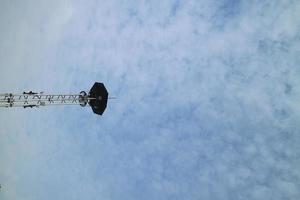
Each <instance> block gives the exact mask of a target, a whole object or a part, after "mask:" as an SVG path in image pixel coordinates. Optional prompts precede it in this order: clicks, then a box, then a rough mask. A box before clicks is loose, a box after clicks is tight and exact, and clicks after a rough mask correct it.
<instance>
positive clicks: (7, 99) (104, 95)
mask: <svg viewBox="0 0 300 200" xmlns="http://www.w3.org/2000/svg"><path fill="white" fill-rule="evenodd" d="M107 100H108V92H107V90H106V88H105V86H104V84H103V83H98V82H96V83H95V84H94V85H93V87H92V88H91V89H90V91H89V92H85V91H81V92H80V93H78V94H44V93H42V92H41V93H36V92H32V91H30V92H23V93H22V94H13V93H5V94H0V107H6V108H10V107H23V108H33V107H37V108H38V107H41V106H58V105H80V106H83V107H84V106H87V105H89V106H90V107H91V108H92V110H93V112H94V113H95V114H99V115H102V114H103V112H104V111H105V109H106V106H107Z"/></svg>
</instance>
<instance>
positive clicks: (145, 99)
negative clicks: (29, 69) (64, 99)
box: [1, 1, 300, 199]
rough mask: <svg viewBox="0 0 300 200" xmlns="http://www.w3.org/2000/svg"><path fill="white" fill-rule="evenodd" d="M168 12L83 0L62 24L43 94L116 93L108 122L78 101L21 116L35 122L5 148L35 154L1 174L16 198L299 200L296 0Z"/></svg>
mask: <svg viewBox="0 0 300 200" xmlns="http://www.w3.org/2000/svg"><path fill="white" fill-rule="evenodd" d="M159 5H160V6H158V2H157V1H147V2H140V1H139V2H137V1H127V2H123V3H122V2H120V1H89V2H86V1H77V2H74V3H73V4H72V6H71V8H72V12H71V13H72V15H70V14H67V15H65V12H63V10H64V9H67V10H69V6H66V7H67V8H65V7H64V6H62V9H58V10H59V13H61V15H63V16H65V17H64V20H62V21H60V20H58V19H59V17H58V18H57V19H56V18H51V19H52V20H53V21H52V24H53V27H56V28H57V30H59V31H55V30H56V28H53V31H52V32H51V31H50V32H49V35H48V36H49V37H50V38H51V37H52V35H53V37H54V38H55V39H49V40H48V41H51V42H49V43H50V44H53V45H52V46H51V45H50V44H46V45H45V47H48V46H49V45H50V46H51V48H50V49H48V50H47V51H46V53H45V55H44V57H43V58H44V61H45V67H43V68H38V69H37V72H39V73H42V74H46V75H47V77H45V78H41V77H38V78H36V79H35V80H34V82H35V83H37V82H41V85H36V86H35V87H37V86H40V87H43V88H45V89H48V90H49V91H50V92H51V91H58V92H64V91H67V92H68V91H77V90H78V91H79V90H81V89H87V90H88V89H89V87H90V86H91V85H92V84H93V82H94V81H103V82H104V83H105V84H106V86H107V88H108V90H109V92H110V95H112V96H117V97H118V99H117V100H115V101H110V102H109V105H108V108H107V110H106V112H105V115H104V116H103V117H101V118H99V117H98V116H95V115H92V114H91V111H90V110H88V109H85V110H82V109H81V108H80V107H78V108H76V107H74V108H56V109H55V108H48V109H47V108H45V109H42V110H39V111H34V110H30V111H19V113H22V115H20V116H19V117H18V118H17V119H20V121H22V120H21V119H22V117H24V118H25V116H24V115H25V114H26V116H27V117H28V118H29V120H24V122H23V125H22V126H20V127H19V129H18V131H17V134H16V136H15V137H13V139H12V141H13V144H14V145H13V146H11V143H12V142H11V141H10V140H9V139H8V138H9V137H8V134H3V137H5V140H3V141H5V142H3V145H2V146H3V151H2V152H3V156H4V157H5V158H6V157H9V156H8V155H9V153H8V152H10V151H9V150H10V149H13V150H14V151H16V152H15V153H12V155H15V156H16V157H24V160H20V161H18V162H17V161H11V160H9V159H8V161H7V164H6V165H5V167H4V168H5V171H4V172H3V173H2V176H1V177H5V180H7V181H10V182H11V183H10V184H9V186H10V187H12V185H16V186H15V188H16V189H18V190H19V192H18V194H17V197H18V196H26V197H28V199H32V198H39V199H40V198H42V197H43V199H45V198H46V199H47V198H49V199H53V198H55V199H66V198H67V199H76V198H80V199H81V198H85V199H99V197H100V198H101V197H102V198H105V199H141V198H143V199H166V198H172V199H174V198H175V199H199V198H203V199H245V198H250V199H283V198H288V199H297V197H298V196H299V192H298V191H297V190H296V188H298V187H299V184H300V183H299V170H298V168H299V162H298V161H299V159H298V157H299V153H300V152H299V150H298V149H299V148H298V143H299V137H298V136H297V132H299V128H298V124H299V114H298V113H299V112H298V111H299V103H298V102H299V95H298V93H299V92H298V91H299V87H298V85H299V84H298V83H299V78H298V77H299V67H298V65H299V59H298V56H297V52H298V46H299V39H298V35H299V27H297V26H296V24H297V23H298V19H299V18H298V17H297V15H298V13H297V12H296V11H297V8H298V7H299V3H297V2H296V1H289V2H283V1H277V2H271V1H259V2H256V3H251V4H250V3H249V2H243V1H209V2H207V1H164V2H161V4H159ZM63 8H64V9H63ZM69 12H70V11H69ZM67 13H68V12H67ZM55 16H59V15H55ZM66 16H68V17H66ZM50 21H51V20H50ZM284 22H288V23H284ZM32 27H33V28H36V27H39V26H37V25H33V26H32ZM46 27H48V26H46ZM30 30H31V29H30ZM47 32H48V31H47ZM48 36H47V37H48ZM45 37H46V36H45ZM22 52H23V51H22ZM42 53H44V52H42ZM30 58H31V59H32V58H33V56H30ZM24 82H26V81H24ZM28 84H30V82H26V85H28ZM7 112H9V111H6V113H7ZM4 114H5V113H4V112H3V116H2V118H4ZM11 115H17V113H16V114H11ZM13 123H14V122H13V118H11V117H9V118H8V119H7V125H6V126H3V130H5V131H7V130H10V129H11V128H10V127H12V126H13ZM1 132H2V131H1ZM24 132H27V134H25V135H24ZM22 141H25V142H24V144H26V146H28V147H30V148H29V149H28V150H27V152H26V151H25V146H23V145H19V144H22ZM4 145H5V146H4ZM14 151H12V152H14ZM1 163H2V160H1ZM14 163H18V164H19V167H18V168H13V169H15V171H16V173H15V174H13V175H12V173H13V171H10V170H9V167H10V166H11V165H13V164H14ZM10 177H12V178H10ZM28 181H29V182H30V184H29V186H24V185H28V184H26V182H28ZM21 186H22V187H23V188H22V187H21ZM12 188H14V187H12ZM20 188H21V189H20ZM11 195H12V194H11ZM45 196H47V197H45ZM11 197H12V196H11Z"/></svg>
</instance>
